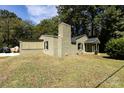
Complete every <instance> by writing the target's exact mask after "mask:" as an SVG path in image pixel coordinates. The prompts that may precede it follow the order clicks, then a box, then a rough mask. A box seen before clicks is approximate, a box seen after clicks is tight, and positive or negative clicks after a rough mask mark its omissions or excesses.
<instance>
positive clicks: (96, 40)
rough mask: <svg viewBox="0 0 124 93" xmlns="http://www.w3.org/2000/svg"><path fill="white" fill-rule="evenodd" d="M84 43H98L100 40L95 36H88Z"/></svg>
mask: <svg viewBox="0 0 124 93" xmlns="http://www.w3.org/2000/svg"><path fill="white" fill-rule="evenodd" d="M85 43H92V44H96V43H98V44H100V41H99V39H98V38H97V37H95V38H89V39H88V40H86V41H85Z"/></svg>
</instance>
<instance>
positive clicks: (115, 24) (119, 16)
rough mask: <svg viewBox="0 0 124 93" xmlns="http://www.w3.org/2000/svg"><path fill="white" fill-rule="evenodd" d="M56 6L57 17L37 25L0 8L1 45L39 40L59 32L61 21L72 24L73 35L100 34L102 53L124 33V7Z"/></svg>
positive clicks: (89, 35)
mask: <svg viewBox="0 0 124 93" xmlns="http://www.w3.org/2000/svg"><path fill="white" fill-rule="evenodd" d="M56 8H57V11H58V16H55V17H53V18H50V19H44V20H42V21H41V22H40V23H39V24H37V25H34V24H33V23H32V22H31V21H29V20H22V19H21V18H19V17H18V16H17V15H16V14H14V13H12V12H10V11H7V10H0V41H1V42H0V46H1V47H2V46H9V47H12V46H15V45H19V41H21V40H23V41H24V40H25V41H27V40H30V41H37V40H38V38H39V37H40V35H42V34H50V35H57V34H58V24H59V23H60V22H65V23H68V24H70V25H71V27H72V37H75V36H78V35H81V34H87V35H88V37H98V38H99V39H100V42H101V44H100V51H101V52H104V49H105V44H106V43H107V42H108V41H109V40H110V39H112V38H119V37H122V36H124V6H117V5H116V6H110V5H107V6H98V5H93V6H92V5H59V6H56Z"/></svg>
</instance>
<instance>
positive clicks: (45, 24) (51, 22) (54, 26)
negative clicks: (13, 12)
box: [36, 16, 59, 35]
mask: <svg viewBox="0 0 124 93" xmlns="http://www.w3.org/2000/svg"><path fill="white" fill-rule="evenodd" d="M58 23H59V22H58V17H57V16H56V17H53V18H51V19H44V20H42V21H41V22H40V23H39V24H38V25H36V29H37V31H39V32H40V35H41V34H48V35H57V34H58Z"/></svg>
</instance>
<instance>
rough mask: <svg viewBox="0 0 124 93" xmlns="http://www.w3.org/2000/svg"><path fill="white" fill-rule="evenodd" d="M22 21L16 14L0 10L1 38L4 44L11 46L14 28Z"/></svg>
mask: <svg viewBox="0 0 124 93" xmlns="http://www.w3.org/2000/svg"><path fill="white" fill-rule="evenodd" d="M19 21H21V19H20V18H18V17H17V16H16V14H14V13H12V12H9V11H7V10H0V27H1V29H0V30H1V31H0V32H1V37H2V43H4V44H5V45H7V46H10V45H11V44H10V43H11V39H12V38H13V37H12V36H13V33H14V28H15V27H16V26H17V23H18V22H19Z"/></svg>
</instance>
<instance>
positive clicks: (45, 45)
mask: <svg viewBox="0 0 124 93" xmlns="http://www.w3.org/2000/svg"><path fill="white" fill-rule="evenodd" d="M44 49H48V41H45V42H44Z"/></svg>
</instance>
